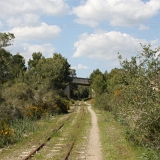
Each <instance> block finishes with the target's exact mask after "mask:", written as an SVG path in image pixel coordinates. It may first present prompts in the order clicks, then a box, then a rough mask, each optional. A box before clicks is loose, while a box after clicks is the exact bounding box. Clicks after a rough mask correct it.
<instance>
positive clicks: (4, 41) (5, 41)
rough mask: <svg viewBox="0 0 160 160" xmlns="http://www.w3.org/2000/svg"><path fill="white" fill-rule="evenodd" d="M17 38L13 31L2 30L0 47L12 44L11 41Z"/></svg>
mask: <svg viewBox="0 0 160 160" xmlns="http://www.w3.org/2000/svg"><path fill="white" fill-rule="evenodd" d="M14 38H15V36H14V34H13V33H8V34H7V33H1V32H0V48H2V47H7V46H10V45H12V43H11V41H12V40H13V39H14Z"/></svg>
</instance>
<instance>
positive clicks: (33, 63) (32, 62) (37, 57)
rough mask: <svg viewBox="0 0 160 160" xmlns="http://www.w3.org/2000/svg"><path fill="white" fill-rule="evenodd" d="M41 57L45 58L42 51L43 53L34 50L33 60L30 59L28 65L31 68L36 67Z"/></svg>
mask: <svg viewBox="0 0 160 160" xmlns="http://www.w3.org/2000/svg"><path fill="white" fill-rule="evenodd" d="M41 58H44V57H43V56H42V53H41V52H34V53H33V54H32V60H31V59H29V61H28V67H29V69H31V68H33V67H36V65H37V64H38V62H39V60H40V59H41Z"/></svg>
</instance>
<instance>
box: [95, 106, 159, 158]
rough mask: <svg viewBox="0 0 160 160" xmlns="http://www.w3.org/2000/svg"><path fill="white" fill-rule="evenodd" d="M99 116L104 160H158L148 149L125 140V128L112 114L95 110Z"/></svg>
mask: <svg viewBox="0 0 160 160" xmlns="http://www.w3.org/2000/svg"><path fill="white" fill-rule="evenodd" d="M95 111H96V113H97V115H98V119H99V121H98V125H99V128H100V136H101V145H102V153H103V160H158V157H156V156H155V157H154V156H153V155H151V154H150V153H151V152H149V151H148V150H147V149H146V148H143V147H139V146H135V145H133V144H132V143H131V142H128V141H127V140H126V139H125V136H124V133H123V132H124V131H125V127H124V126H122V125H121V124H119V123H118V122H117V121H115V119H114V118H113V116H112V115H111V113H109V112H106V111H102V110H97V109H95Z"/></svg>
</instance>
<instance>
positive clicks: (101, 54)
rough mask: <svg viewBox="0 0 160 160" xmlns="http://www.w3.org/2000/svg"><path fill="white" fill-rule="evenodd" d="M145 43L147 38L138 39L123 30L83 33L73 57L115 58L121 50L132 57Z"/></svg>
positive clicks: (123, 53)
mask: <svg viewBox="0 0 160 160" xmlns="http://www.w3.org/2000/svg"><path fill="white" fill-rule="evenodd" d="M140 43H142V44H145V43H147V41H146V40H145V39H137V38H134V37H132V36H131V35H129V34H126V33H121V32H115V31H111V32H106V33H99V34H91V35H88V34H86V33H84V34H82V35H81V36H80V38H79V40H78V41H77V42H76V43H75V44H74V47H75V49H76V51H75V52H74V54H73V55H72V57H89V58H95V59H106V60H114V59H117V53H118V52H120V54H122V55H123V56H124V57H126V58H127V57H130V55H133V54H135V53H137V51H138V50H139V49H140V48H141V47H140Z"/></svg>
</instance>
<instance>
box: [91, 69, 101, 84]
mask: <svg viewBox="0 0 160 160" xmlns="http://www.w3.org/2000/svg"><path fill="white" fill-rule="evenodd" d="M97 75H103V73H102V72H101V71H100V70H99V69H96V70H93V72H92V73H91V74H90V77H89V78H90V83H91V84H92V83H93V81H94V78H95V77H96V76H97Z"/></svg>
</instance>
